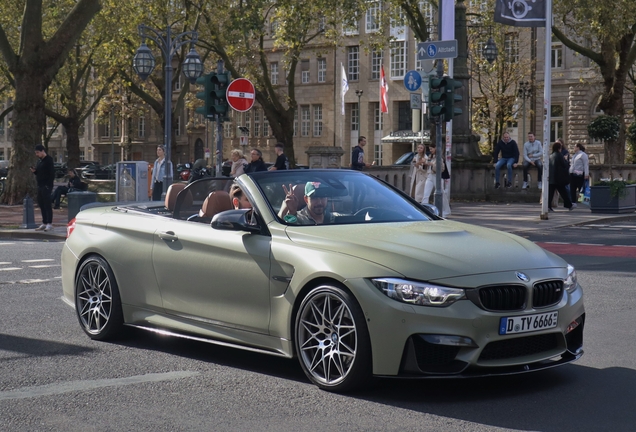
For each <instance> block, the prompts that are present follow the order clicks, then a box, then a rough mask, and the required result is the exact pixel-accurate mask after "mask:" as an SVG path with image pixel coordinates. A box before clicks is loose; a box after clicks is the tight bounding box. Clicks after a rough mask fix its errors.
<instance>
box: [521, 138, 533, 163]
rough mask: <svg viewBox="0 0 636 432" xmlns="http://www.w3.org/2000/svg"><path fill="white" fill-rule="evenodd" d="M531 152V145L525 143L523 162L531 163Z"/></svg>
mask: <svg viewBox="0 0 636 432" xmlns="http://www.w3.org/2000/svg"><path fill="white" fill-rule="evenodd" d="M529 150H530V143H525V144H524V145H523V160H524V161H526V162H528V163H531V162H532V161H531V160H530V156H529V155H528V151H529Z"/></svg>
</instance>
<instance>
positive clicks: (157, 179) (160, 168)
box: [152, 145, 172, 201]
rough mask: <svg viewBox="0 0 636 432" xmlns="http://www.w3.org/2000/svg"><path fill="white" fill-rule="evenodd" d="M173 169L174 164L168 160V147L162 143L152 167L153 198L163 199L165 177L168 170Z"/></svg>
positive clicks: (158, 147)
mask: <svg viewBox="0 0 636 432" xmlns="http://www.w3.org/2000/svg"><path fill="white" fill-rule="evenodd" d="M167 169H169V170H172V164H171V162H169V161H166V148H165V147H164V146H162V145H158V146H157V159H156V160H155V164H154V166H153V168H152V200H153V201H161V194H162V193H163V179H164V177H165V175H166V170H167Z"/></svg>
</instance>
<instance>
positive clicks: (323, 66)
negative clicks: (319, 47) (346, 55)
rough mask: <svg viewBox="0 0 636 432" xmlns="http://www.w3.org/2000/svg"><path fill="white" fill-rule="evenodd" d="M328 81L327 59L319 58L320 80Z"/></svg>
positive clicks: (322, 81) (321, 81) (320, 81)
mask: <svg viewBox="0 0 636 432" xmlns="http://www.w3.org/2000/svg"><path fill="white" fill-rule="evenodd" d="M325 81H327V59H324V58H319V59H318V82H319V83H324V82H325Z"/></svg>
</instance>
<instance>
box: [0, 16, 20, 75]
mask: <svg viewBox="0 0 636 432" xmlns="http://www.w3.org/2000/svg"><path fill="white" fill-rule="evenodd" d="M0 52H2V57H4V61H5V63H6V64H7V66H8V68H9V70H13V69H15V68H16V66H17V65H18V56H17V55H16V54H15V52H14V51H13V48H11V44H10V43H9V39H7V35H6V33H5V32H4V29H3V28H2V26H1V25H0Z"/></svg>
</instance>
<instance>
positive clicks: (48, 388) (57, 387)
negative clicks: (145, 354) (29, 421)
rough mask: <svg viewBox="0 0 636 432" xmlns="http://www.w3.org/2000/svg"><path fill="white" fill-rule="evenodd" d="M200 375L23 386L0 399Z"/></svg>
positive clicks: (156, 375) (189, 374)
mask: <svg viewBox="0 0 636 432" xmlns="http://www.w3.org/2000/svg"><path fill="white" fill-rule="evenodd" d="M196 375H199V372H192V371H175V372H165V373H150V374H146V375H136V376H131V377H126V378H110V379H99V380H82V381H68V382H65V383H59V384H49V385H43V386H35V387H22V388H19V389H16V390H9V391H3V392H0V401H2V400H16V399H28V398H34V397H40V396H52V395H58V394H63V393H70V392H77V391H87V390H95V389H98V388H104V387H116V386H125V385H131V384H140V383H147V382H160V381H171V380H177V379H183V378H190V377H193V376H196Z"/></svg>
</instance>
